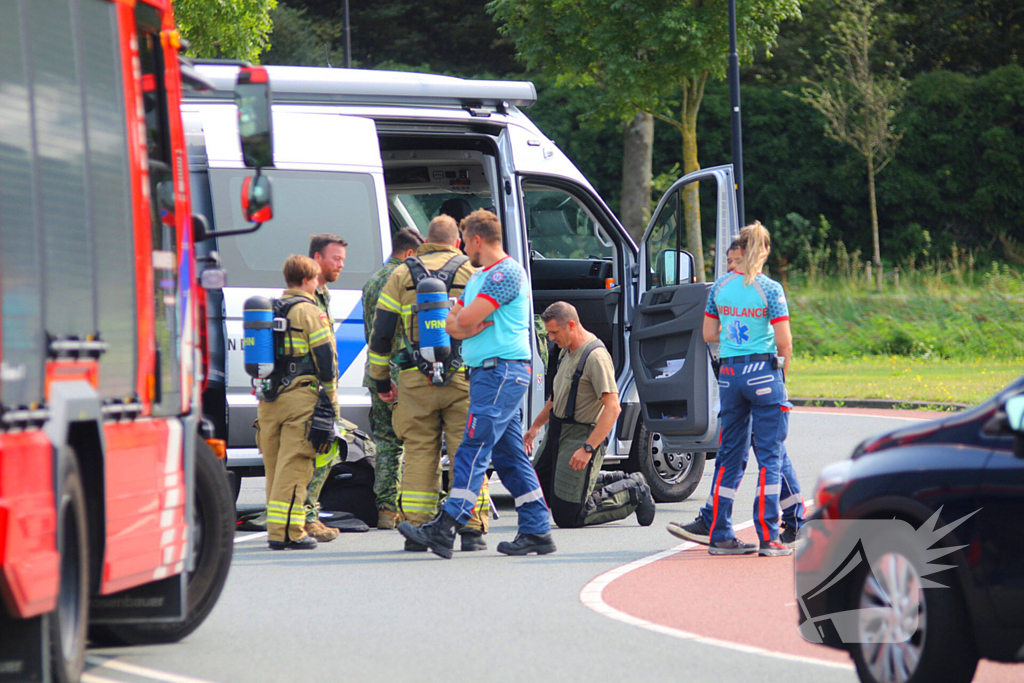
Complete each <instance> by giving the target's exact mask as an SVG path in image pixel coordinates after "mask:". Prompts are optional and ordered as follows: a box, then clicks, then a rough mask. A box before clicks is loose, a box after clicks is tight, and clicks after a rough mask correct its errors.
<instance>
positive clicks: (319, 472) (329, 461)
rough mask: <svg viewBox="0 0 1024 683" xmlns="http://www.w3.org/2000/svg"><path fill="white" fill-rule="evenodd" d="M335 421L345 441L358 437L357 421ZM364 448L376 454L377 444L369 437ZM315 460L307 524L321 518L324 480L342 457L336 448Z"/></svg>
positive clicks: (307, 504)
mask: <svg viewBox="0 0 1024 683" xmlns="http://www.w3.org/2000/svg"><path fill="white" fill-rule="evenodd" d="M335 422H337V423H338V425H340V426H341V428H342V429H343V430H344V431H345V441H347V442H348V443H352V442H353V441H355V438H356V437H355V434H354V433H353V432H354V431H355V430H356V429H358V428H359V426H358V425H357V424H356V423H354V422H349V421H348V420H346V419H345V418H343V417H338V418H335ZM363 448H364V450H365V451H366V457H368V458H373V457H375V456H376V454H377V446H376V445H375V444H374V443H373V441H372V440H369V439H367V441H366V442H365V444H364V445H363ZM315 462H316V465H315V467H314V468H313V478H312V479H310V480H309V488H308V489H307V493H306V524H309V523H310V522H315V521H316V520H318V519H320V491H321V490H322V489H323V488H324V482H326V481H327V475H328V474H330V472H331V468H332V467H334V466H335V465H337V464H338V463H339V462H341V457H340V456H339V455H338V454H337V453H336V450H335V449H332V451H330V452H328V453H325V454H323V455H318V456H317V457H316V461H315Z"/></svg>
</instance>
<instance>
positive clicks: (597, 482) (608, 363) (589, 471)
mask: <svg viewBox="0 0 1024 683" xmlns="http://www.w3.org/2000/svg"><path fill="white" fill-rule="evenodd" d="M541 320H543V321H544V326H545V328H546V329H547V331H548V337H549V338H550V339H551V340H553V341H554V342H555V343H556V344H558V347H559V348H560V349H562V351H561V352H560V353H559V354H558V356H557V359H556V358H552V359H551V360H550V361H549V363H557V371H556V372H555V374H554V380H553V382H552V383H551V386H552V392H551V395H549V397H548V400H547V403H545V404H544V409H543V410H541V412H540V414H539V415H538V416H537V419H535V420H534V421H533V424H532V425H530V429H529V431H527V432H526V434H524V435H523V442H524V445H525V446H526V452H527V453H532V452H533V442H534V440H535V439H536V438H537V435H538V434H539V433H540V429H541V427H543V426H544V425H545V424H550V426H549V427H548V432H547V435H546V436H545V437H544V441H543V442H542V443H541V446H540V456H539V457H538V458H537V459H536V464H535V465H534V467H535V469H536V470H537V477H538V478H539V479H540V483H541V487H542V488H543V490H544V498H545V500H547V503H548V506H549V507H550V508H551V514H552V516H553V517H554V519H555V523H556V524H557V525H558V526H560V527H562V528H571V527H581V526H590V525H592V524H603V523H605V522H612V521H615V520H618V519H625V518H626V517H628V516H629V515H631V514H633V513H634V512H636V518H637V521H638V522H639V523H640V524H641V525H642V526H649V525H650V524H651V523H652V522H653V521H654V510H655V504H654V498H653V497H652V496H651V490H650V487H649V486H648V485H647V481H646V480H645V479H644V477H643V475H642V474H640V473H639V472H637V473H634V474H630V475H627V474H625V473H624V472H602V471H601V464H602V462H603V461H604V447H605V441H606V439H607V438H608V434H609V433H610V432H611V430H612V426H613V425H614V424H615V421H616V420H617V419H618V417H619V413H620V412H621V411H622V408H621V407H620V406H619V390H618V387H617V386H616V384H615V365H614V363H613V362H612V357H611V355H610V354H609V353H608V350H607V349H605V347H604V344H602V343H601V342H600V340H598V338H597V337H595V336H594V335H593V334H591V333H590V332H588V331H587V330H585V329H584V328H583V326H582V325H581V324H580V318H579V315H578V314H577V312H576V309H575V308H574V307H573V306H572V305H570V304H568V303H566V302H564V301H556V302H555V303H553V304H551V305H550V306H548V308H547V310H545V311H544V312H543V313H542V314H541ZM581 361H582V363H583V365H582V368H581V367H580V362H581ZM553 367H554V366H552V369H553ZM549 374H550V370H549Z"/></svg>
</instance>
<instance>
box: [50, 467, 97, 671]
mask: <svg viewBox="0 0 1024 683" xmlns="http://www.w3.org/2000/svg"><path fill="white" fill-rule="evenodd" d="M68 451H69V452H68V455H67V456H66V457H64V458H62V459H61V461H60V463H59V464H58V468H59V469H58V479H57V481H58V482H59V486H58V489H57V552H58V553H59V555H60V586H59V592H58V594H57V609H55V610H54V611H53V612H52V613H51V614H50V615H49V628H50V645H51V661H52V663H53V671H54V679H55V680H56V681H58V682H59V683H75V682H77V681H78V680H79V678H80V677H81V675H82V668H83V665H84V663H85V641H86V634H87V629H88V623H89V536H88V531H87V528H86V512H85V491H84V489H83V488H82V478H81V476H80V475H79V473H78V460H77V458H76V457H75V453H74V451H73V450H71V448H70V447H68Z"/></svg>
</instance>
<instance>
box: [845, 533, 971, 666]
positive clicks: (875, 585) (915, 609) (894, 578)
mask: <svg viewBox="0 0 1024 683" xmlns="http://www.w3.org/2000/svg"><path fill="white" fill-rule="evenodd" d="M879 540H880V541H883V542H880V543H877V544H875V546H874V547H876V548H880V549H883V548H884V550H880V551H879V552H877V553H875V556H874V557H873V558H871V559H870V561H869V563H868V566H862V567H859V568H858V569H857V570H856V571H857V572H858V573H857V575H856V576H857V578H856V580H855V581H854V582H853V586H854V589H853V591H854V595H852V596H851V600H850V604H851V605H852V607H853V609H856V610H858V612H859V616H858V628H857V641H858V642H855V643H851V644H850V655H851V657H853V661H854V664H855V665H856V667H857V675H858V676H859V677H860V680H861V681H863V682H864V683H924V682H925V681H942V682H943V683H967V682H968V681H970V680H971V679H972V678H973V677H974V671H975V669H976V668H977V665H978V655H977V654H976V650H975V647H974V639H973V634H972V631H971V625H970V622H969V620H968V616H967V608H966V606H965V605H964V601H963V597H962V596H961V594H960V590H959V587H958V585H956V580H955V576H954V575H953V572H951V571H946V572H943V573H941V574H938V575H934V576H929V578H930V579H932V580H934V581H935V582H936V583H940V584H943V585H944V586H948V587H942V588H924V587H922V581H923V580H922V576H923V575H922V568H923V567H925V565H926V564H927V559H926V556H925V553H924V550H925V549H924V548H920V544H919V543H918V542H917V539H916V538H914V536H913V534H912V533H911V532H909V531H898V532H893V533H892V534H890V536H889V537H887V538H885V539H884V540H883V539H879Z"/></svg>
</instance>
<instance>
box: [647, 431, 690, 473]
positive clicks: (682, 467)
mask: <svg viewBox="0 0 1024 683" xmlns="http://www.w3.org/2000/svg"><path fill="white" fill-rule="evenodd" d="M649 448H650V451H651V460H652V461H653V462H654V469H655V471H656V472H657V473H658V476H659V477H660V478H661V480H662V481H664V482H665V483H667V484H678V483H679V482H681V481H683V480H684V479H686V477H687V476H689V474H690V469H691V468H692V467H693V453H670V452H668V450H667V449H666V448H665V440H664V439H663V438H662V436H661V434H659V433H658V432H651V442H650V445H649Z"/></svg>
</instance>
